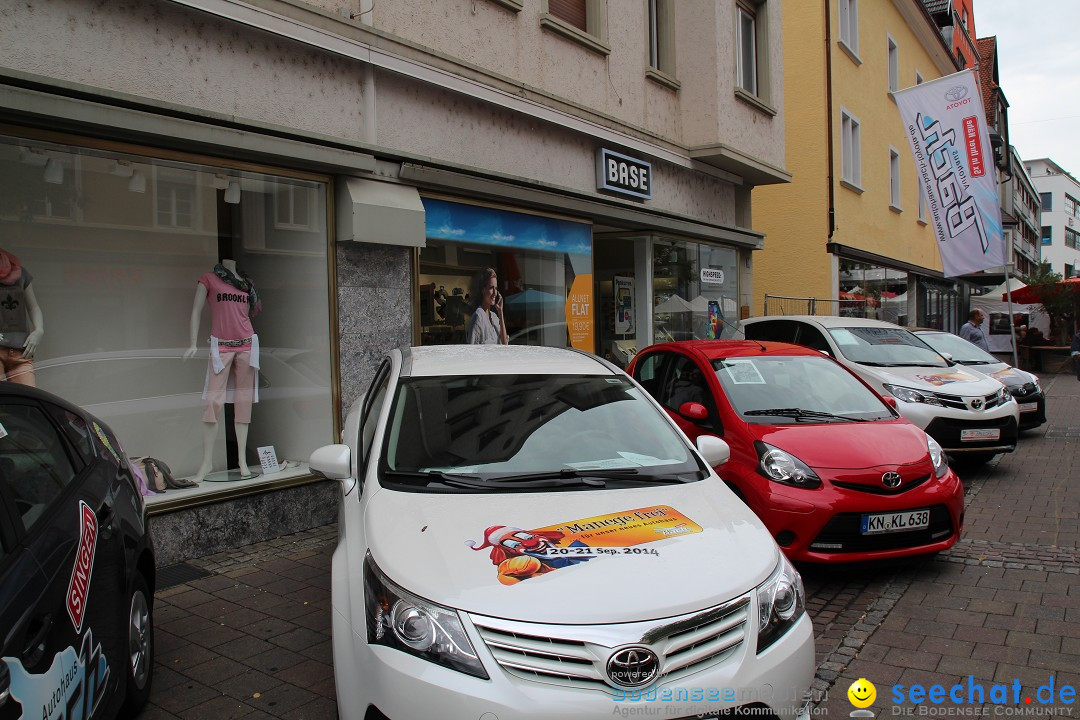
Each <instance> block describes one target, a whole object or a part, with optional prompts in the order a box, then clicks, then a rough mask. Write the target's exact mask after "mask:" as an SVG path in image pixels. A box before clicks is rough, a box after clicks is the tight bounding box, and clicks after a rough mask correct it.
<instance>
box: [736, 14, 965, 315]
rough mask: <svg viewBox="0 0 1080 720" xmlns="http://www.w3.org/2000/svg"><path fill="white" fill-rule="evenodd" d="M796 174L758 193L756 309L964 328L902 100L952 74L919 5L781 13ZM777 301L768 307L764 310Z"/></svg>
mask: <svg viewBox="0 0 1080 720" xmlns="http://www.w3.org/2000/svg"><path fill="white" fill-rule="evenodd" d="M783 16H784V17H783V23H784V30H785V32H784V68H785V78H784V83H785V88H786V91H785V101H786V123H787V141H786V146H787V153H788V155H787V157H788V165H787V168H788V170H789V171H790V172H791V173H792V182H791V183H790V184H787V185H774V186H770V187H763V188H761V189H759V190H758V191H756V194H755V197H754V210H755V214H756V217H757V219H758V223H757V226H758V227H760V228H761V229H762V230H764V231H765V233H766V236H767V240H766V243H765V249H764V251H763V252H761V253H759V254H758V256H757V257H756V259H755V283H754V290H755V296H754V312H755V314H763V313H768V314H784V313H806V312H816V313H817V314H826V315H835V314H854V315H866V316H872V317H878V318H881V319H885V320H889V321H892V322H898V323H900V324H903V325H923V326H934V327H942V328H944V329H950V330H952V329H956V328H958V327H959V323H962V322H963V321H962V319H961V317H960V316H961V307H962V300H963V297H962V295H963V292H964V290H963V289H962V288H961V287H960V285H958V284H957V283H956V282H953V281H951V280H947V279H945V278H944V276H943V274H942V271H941V263H940V259H939V256H938V250H937V246H936V240H935V237H934V233H933V230H932V227H931V226H930V225H928V224H927V217H926V208H925V206H924V204H923V201H922V198H921V193H920V191H919V186H918V183H917V181H916V173H915V164H914V162H913V160H912V158H911V151H910V149H909V144H908V140H907V138H906V137H905V134H904V126H903V123H902V122H901V120H900V114H899V110H898V108H897V105H896V102H895V100H894V99H893V96H892V93H893V92H894V91H897V90H900V89H903V88H906V87H909V86H912V85H915V84H917V83H920V82H923V81H926V80H931V79H934V78H938V77H942V76H944V75H948V74H951V73H953V72H955V71H956V66H955V64H954V59H953V57H952V55H951V54H950V51H949V48H948V47H947V46H946V45H945V43H944V42H943V40H942V38H941V35H940V34H939V31H938V28H937V27H936V25H935V24H934V22H933V20H932V19H931V17H930V16H929V15H928V14H927V13H926V11H925V10H924V9H923V6H922V4H921V2H919V0H824V1H823V2H807V3H786V4H785V5H784V8H783ZM766 296H768V301H766Z"/></svg>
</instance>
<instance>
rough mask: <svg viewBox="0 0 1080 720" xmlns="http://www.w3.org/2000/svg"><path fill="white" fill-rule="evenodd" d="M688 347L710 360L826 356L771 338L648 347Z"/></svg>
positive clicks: (679, 343)
mask: <svg viewBox="0 0 1080 720" xmlns="http://www.w3.org/2000/svg"><path fill="white" fill-rule="evenodd" d="M679 347H681V348H688V349H692V350H696V351H698V352H700V353H701V354H702V355H704V356H705V357H707V358H709V359H710V360H714V359H717V358H726V357H745V356H758V357H760V356H763V355H780V356H790V355H805V356H807V357H825V355H823V354H821V353H820V352H818V351H817V350H814V349H812V348H808V347H806V346H805V345H793V344H792V343H785V342H773V341H771V340H763V341H761V342H758V341H757V340H676V341H673V342H666V343H660V344H659V345H653V346H650V347H649V348H647V349H648V350H652V349H653V348H679Z"/></svg>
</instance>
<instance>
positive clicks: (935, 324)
mask: <svg viewBox="0 0 1080 720" xmlns="http://www.w3.org/2000/svg"><path fill="white" fill-rule="evenodd" d="M961 314H962V313H961V310H960V292H959V291H958V290H957V289H956V287H954V286H953V285H952V284H950V283H944V282H939V281H934V280H931V279H929V278H919V302H918V315H919V318H918V325H919V327H928V328H934V329H935V330H944V331H946V332H951V333H956V332H959V330H960V326H961V325H963V323H964V322H965V320H966V319H965V320H962V319H961ZM991 327H992V328H993V325H992V326H991ZM991 332H993V329H991ZM1005 333H1006V334H1007V333H1008V320H1007V319H1006V321H1005Z"/></svg>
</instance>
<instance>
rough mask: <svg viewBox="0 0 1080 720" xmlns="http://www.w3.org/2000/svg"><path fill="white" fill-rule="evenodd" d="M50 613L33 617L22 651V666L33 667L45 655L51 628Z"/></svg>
mask: <svg viewBox="0 0 1080 720" xmlns="http://www.w3.org/2000/svg"><path fill="white" fill-rule="evenodd" d="M52 626H53V619H52V615H43V616H41V617H39V618H35V619H34V620H33V622H32V623H31V625H30V630H29V633H28V634H29V636H30V637H29V638H28V639H27V641H26V647H25V648H24V649H23V652H22V660H23V666H24V667H33V666H34V665H37V663H38V661H39V660H41V658H42V657H44V656H45V645H46V641H47V640H48V639H49V632H50V631H51V630H52Z"/></svg>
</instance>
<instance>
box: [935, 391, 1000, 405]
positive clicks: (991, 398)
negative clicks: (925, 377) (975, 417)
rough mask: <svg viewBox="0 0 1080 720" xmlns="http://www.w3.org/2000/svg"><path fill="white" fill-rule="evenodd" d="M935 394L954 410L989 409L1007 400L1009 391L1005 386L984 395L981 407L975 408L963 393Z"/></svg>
mask: <svg viewBox="0 0 1080 720" xmlns="http://www.w3.org/2000/svg"><path fill="white" fill-rule="evenodd" d="M933 396H934V397H936V398H937V399H938V401H939V402H940V403H941V404H942V405H944V406H945V407H947V408H953V409H954V410H989V409H990V408H995V407H997V406H998V405H1001V404H1002V403H1004V402H1005V401H1006V399H1007V398H1008V396H1009V393H1008V391H1007V390H1006V389H1005V388H1002V389H1001V390H998V391H997V392H993V393H990V394H989V395H984V396H982V397H981V398H978V400H980V401H981V402H980V405H981V406H982V407H980V408H973V407H971V406H970V405H969V402H970V399H968V398H965V397H963V396H961V395H950V394H949V393H933Z"/></svg>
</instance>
